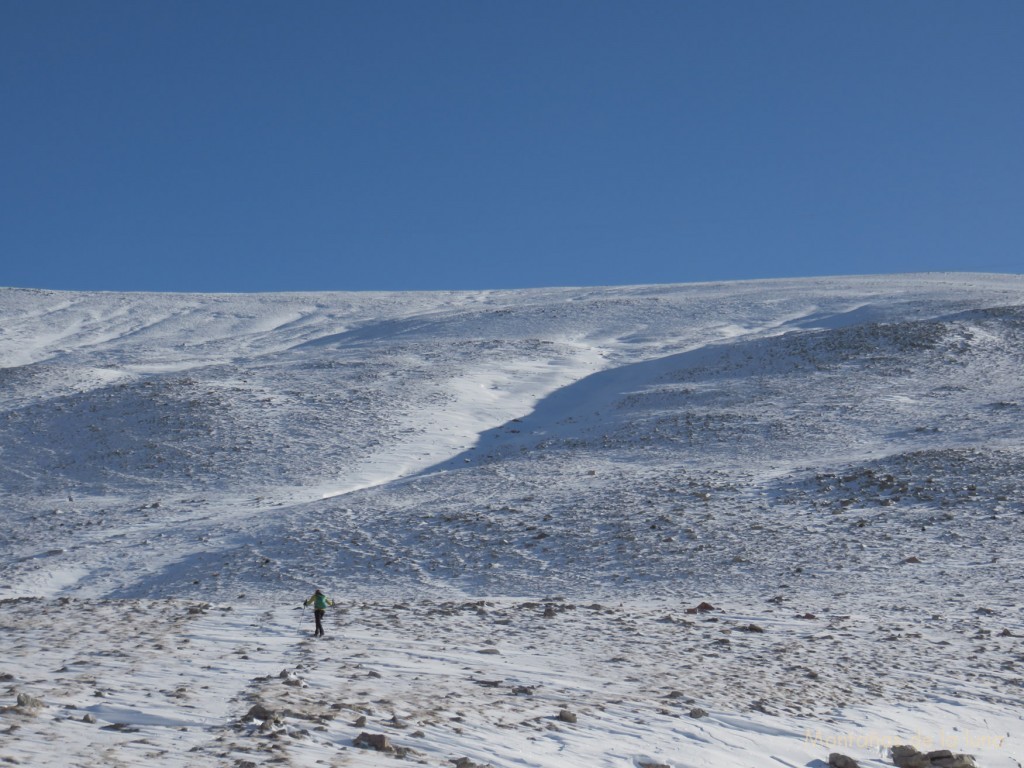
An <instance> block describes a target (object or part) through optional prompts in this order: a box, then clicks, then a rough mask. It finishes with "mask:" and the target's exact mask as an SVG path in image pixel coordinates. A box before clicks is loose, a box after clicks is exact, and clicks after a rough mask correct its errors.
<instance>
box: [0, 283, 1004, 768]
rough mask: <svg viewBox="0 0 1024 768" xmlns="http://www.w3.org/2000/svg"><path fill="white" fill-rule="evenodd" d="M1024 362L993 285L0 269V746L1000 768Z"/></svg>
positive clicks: (371, 758)
mask: <svg viewBox="0 0 1024 768" xmlns="http://www.w3.org/2000/svg"><path fill="white" fill-rule="evenodd" d="M1022 363H1024V277H1021V276H1013V275H985V274H920V275H902V276H878V277H845V278H827V279H826V278H821V279H803V280H773V281H752V282H737V283H719V284H699V285H671V286H635V287H607V288H558V289H538V290H526V291H486V292H484V291H480V292H446V293H309V294H261V295H183V294H180V295H179V294H117V293H67V292H52V291H38V290H22V289H0V514H2V516H3V517H2V519H3V523H4V525H3V526H2V528H0V761H3V762H4V763H6V764H12V765H29V766H62V767H63V766H120V765H124V766H128V765H131V766H139V765H145V766H150V765H152V766H236V767H237V768H246V767H247V766H263V765H268V766H269V765H285V766H318V765H324V766H349V765H351V766H370V765H374V766H376V765H381V766H391V765H400V764H403V763H409V764H424V765H437V766H446V765H447V766H450V765H462V766H465V767H467V768H468V767H469V766H472V765H480V766H483V765H490V766H495V767H496V768H499V767H500V768H512V767H513V766H515V767H519V766H623V767H625V766H630V767H634V766H644V765H649V766H672V768H682V767H684V766H694V767H695V766H712V767H714V768H722V767H724V766H773V767H777V766H779V765H782V766H808V767H810V768H824V767H825V766H826V765H827V762H828V760H829V754H830V753H832V752H841V753H843V754H846V755H849V756H850V757H853V758H854V759H856V760H857V761H858V762H859V763H860V764H861V765H862V766H882V765H892V764H893V761H892V759H891V757H890V753H889V750H890V748H891V747H892V746H894V745H897V744H912V745H914V746H916V747H917V748H918V749H920V750H922V751H924V752H928V751H930V750H938V749H948V750H950V751H952V752H954V753H966V754H970V755H973V756H974V757H975V760H976V762H977V765H979V766H982V767H983V768H987V767H989V766H996V767H998V766H1007V767H1009V766H1017V768H1020V766H1021V765H1022V763H1024V727H1022V726H1024V722H1022V717H1024V708H1022V706H1021V705H1022V703H1024V702H1022V699H1024V674H1022V671H1021V668H1022V665H1024V643H1022V638H1024V614H1022V609H1021V595H1020V588H1021V584H1022V577H1024V551H1022V545H1021V540H1022V534H1024V418H1022V417H1024V395H1022V394H1021V392H1022V387H1021V385H1022V373H1021V371H1022ZM315 587H321V588H323V589H324V590H325V591H326V592H328V593H329V594H330V595H331V596H332V597H333V598H334V599H335V606H334V607H333V608H332V609H330V610H329V612H328V614H327V616H326V620H325V623H326V629H327V636H326V637H325V638H313V637H312V633H311V630H312V618H311V615H310V611H309V610H308V609H305V610H304V609H303V608H302V601H303V600H304V599H305V598H306V597H308V596H309V595H310V593H311V592H312V591H313V589H314V588H315ZM702 603H704V604H706V605H705V606H704V610H697V607H698V606H699V605H700V604H702ZM257 704H258V705H261V706H263V707H264V708H265V709H266V710H267V711H268V712H270V713H271V714H267V713H266V712H264V713H263V716H262V717H259V716H255V715H252V708H253V707H254V705H257ZM560 713H562V715H561V717H560ZM569 713H572V715H573V716H572V717H570V716H569ZM360 718H362V719H360ZM573 720H574V721H575V722H572V721H573ZM364 732H365V733H368V734H375V735H386V736H387V739H388V742H389V744H390V751H387V752H383V751H377V750H374V749H372V748H364V747H360V746H359V744H358V741H359V736H360V734H361V733H364ZM935 765H939V763H935Z"/></svg>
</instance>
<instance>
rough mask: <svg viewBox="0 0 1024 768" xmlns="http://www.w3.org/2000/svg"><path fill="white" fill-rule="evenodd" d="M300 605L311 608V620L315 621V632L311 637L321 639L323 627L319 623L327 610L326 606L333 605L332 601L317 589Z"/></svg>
mask: <svg viewBox="0 0 1024 768" xmlns="http://www.w3.org/2000/svg"><path fill="white" fill-rule="evenodd" d="M302 605H303V606H306V605H312V606H313V618H314V619H316V631H315V632H314V633H313V637H323V636H324V625H323V624H322V623H321V621H322V620H323V618H324V612H325V611H326V610H327V606H329V605H334V601H333V600H331V598H329V597H328V596H327V595H325V594H324V593H323V592H321V591H320V590H319V589H318V590H317V591H316V592H314V593H313V594H312V595H310V596H309V598H308V599H307V600H306V601H305V602H304V603H303V604H302Z"/></svg>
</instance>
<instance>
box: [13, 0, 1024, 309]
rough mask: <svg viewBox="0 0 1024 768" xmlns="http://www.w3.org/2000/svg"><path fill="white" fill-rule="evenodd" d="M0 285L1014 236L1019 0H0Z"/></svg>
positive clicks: (278, 285) (519, 264)
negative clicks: (497, 0) (611, 0)
mask: <svg viewBox="0 0 1024 768" xmlns="http://www.w3.org/2000/svg"><path fill="white" fill-rule="evenodd" d="M0 153H2V154H0V285H8V286H11V285H14V286H33V287H51V288H73V289H105V290H196V291H255V290H313V289H318V290H319V289H322V290H365V289H400V290H406V289H445V288H451V289H482V288H517V287H532V286H544V285H599V284H600V285H608V284H636V283H655V282H691V281H701V280H729V279H745V278H760V277H787V276H810V275H826V274H854V273H860V274H863V273H876V272H902V271H919V270H978V271H994V272H1016V273H1019V272H1021V271H1024V270H1022V265H1024V2H1021V1H1020V0H981V1H979V2H968V1H967V0H956V1H955V2H949V1H947V0H898V1H897V0H858V1H857V2H839V0H835V1H833V0H806V1H801V2H792V1H787V0H774V1H772V0H748V1H734V0H671V1H662V0H642V1H640V2H631V1H627V0H621V1H620V2H605V1H604V0H578V1H577V0H542V1H536V2H534V1H531V0H515V1H512V0H508V1H507V2H494V1H492V0H458V1H452V0H415V1H414V0H389V1H388V2H380V1H378V0H367V1H366V2H345V1H344V0H331V1H330V2H302V1H297V2H281V1H280V0H275V1H274V2H264V1H263V0H236V1H234V2H223V1H220V0H189V1H182V0H178V1H175V0H162V1H160V2H157V1H155V0H153V1H150V0H123V1H121V0H118V1H116V2H114V1H111V0H90V1H86V0H69V1H67V2H64V1H58V0H0Z"/></svg>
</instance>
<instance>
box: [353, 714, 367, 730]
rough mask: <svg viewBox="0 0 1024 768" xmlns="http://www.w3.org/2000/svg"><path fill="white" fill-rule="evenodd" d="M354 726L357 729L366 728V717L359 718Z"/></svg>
mask: <svg viewBox="0 0 1024 768" xmlns="http://www.w3.org/2000/svg"><path fill="white" fill-rule="evenodd" d="M353 725H354V726H355V727H356V728H365V727H366V715H360V716H359V717H357V718H356V721H355V723H353Z"/></svg>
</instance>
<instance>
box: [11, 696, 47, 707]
mask: <svg viewBox="0 0 1024 768" xmlns="http://www.w3.org/2000/svg"><path fill="white" fill-rule="evenodd" d="M17 701H18V705H17V706H18V708H19V709H42V708H43V707H44V706H46V705H45V704H43V700H42V699H37V698H36V697H35V696H29V695H28V694H27V693H19V694H18V699H17Z"/></svg>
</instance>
